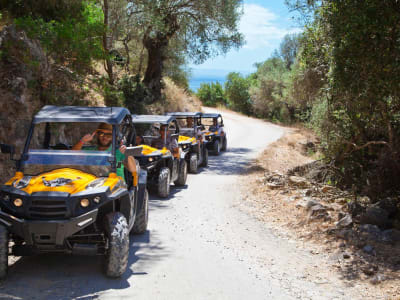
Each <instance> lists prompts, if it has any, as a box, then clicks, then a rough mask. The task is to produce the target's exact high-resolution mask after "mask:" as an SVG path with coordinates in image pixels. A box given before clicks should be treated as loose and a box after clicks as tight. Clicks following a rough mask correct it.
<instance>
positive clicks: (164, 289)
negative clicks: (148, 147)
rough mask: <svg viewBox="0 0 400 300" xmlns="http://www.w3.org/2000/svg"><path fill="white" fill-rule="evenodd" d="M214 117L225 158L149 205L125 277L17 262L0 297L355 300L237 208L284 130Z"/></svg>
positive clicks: (59, 262)
mask: <svg viewBox="0 0 400 300" xmlns="http://www.w3.org/2000/svg"><path fill="white" fill-rule="evenodd" d="M205 110H206V111H207V112H213V111H215V110H212V109H208V108H207V109H205ZM222 114H223V117H224V122H225V128H226V131H227V137H228V151H227V152H225V153H223V154H222V155H220V156H218V157H216V156H210V161H209V167H208V168H206V169H202V170H201V172H200V173H199V174H197V175H189V176H188V180H187V186H185V187H183V188H179V189H177V188H172V189H171V191H172V196H171V197H170V198H169V199H166V200H160V199H158V198H156V197H151V200H150V213H149V227H148V231H147V233H146V234H144V235H142V236H131V245H132V246H131V251H130V257H129V265H128V270H127V272H126V274H125V275H124V276H123V277H122V278H121V279H117V280H111V279H107V278H105V277H104V276H103V275H102V273H101V271H100V270H101V269H100V259H99V258H98V257H72V256H66V255H42V256H37V257H25V258H21V259H18V260H17V261H15V262H14V264H13V265H12V266H11V267H10V270H9V277H8V279H7V280H6V281H4V282H2V283H0V298H1V299H71V298H75V299H97V298H99V299H185V300H186V299H230V300H232V299H296V298H298V299H335V298H337V299H344V298H348V297H351V298H352V299H354V298H356V297H355V295H352V294H350V293H349V292H348V291H347V290H346V289H345V287H344V286H342V283H341V282H340V281H337V280H332V281H331V280H330V279H329V278H328V279H326V278H321V280H320V281H318V280H317V281H315V280H308V279H307V278H308V277H307V274H308V273H309V272H312V270H313V268H315V267H317V265H318V260H316V257H315V256H312V255H311V254H310V253H309V252H306V251H304V250H301V248H299V247H298V244H297V242H295V241H292V240H290V239H287V238H285V237H282V236H281V235H280V234H279V233H277V232H274V231H272V230H271V229H269V228H268V226H267V225H265V224H261V223H260V222H258V221H257V220H255V219H254V218H253V217H251V216H250V215H249V214H247V213H245V212H243V210H242V209H241V208H243V206H244V205H246V202H245V201H244V200H243V195H241V193H240V189H239V181H240V176H239V175H240V174H241V173H242V172H243V170H244V169H245V168H246V167H247V166H248V165H249V162H250V161H251V160H252V159H254V158H255V157H256V156H257V155H258V154H259V153H260V151H261V150H263V149H264V148H265V147H266V146H267V145H268V144H269V143H271V142H273V141H275V140H277V139H278V138H279V137H281V135H282V134H283V133H284V131H285V129H283V128H281V127H278V126H274V125H271V124H269V123H265V122H263V121H260V120H255V119H250V118H246V117H242V116H240V115H237V114H231V113H228V112H223V113H222ZM345 291H346V292H345Z"/></svg>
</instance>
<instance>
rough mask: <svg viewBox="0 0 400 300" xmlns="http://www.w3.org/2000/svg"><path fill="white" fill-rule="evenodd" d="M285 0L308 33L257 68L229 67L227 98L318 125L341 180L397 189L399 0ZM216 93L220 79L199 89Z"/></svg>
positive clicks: (277, 117) (262, 113)
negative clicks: (234, 69)
mask: <svg viewBox="0 0 400 300" xmlns="http://www.w3.org/2000/svg"><path fill="white" fill-rule="evenodd" d="M286 2H287V4H288V5H289V7H290V8H291V9H293V10H297V11H298V12H300V14H301V18H300V21H301V22H302V24H303V25H304V29H303V32H302V33H301V34H298V35H289V36H286V37H285V38H284V39H283V41H282V44H281V46H280V49H279V50H277V51H276V52H275V53H274V55H273V56H272V57H271V58H269V59H268V60H266V61H265V62H262V63H257V64H256V68H257V70H256V72H254V73H253V74H250V75H249V76H241V75H240V74H229V76H228V80H227V82H226V84H225V87H224V92H223V96H221V97H223V98H224V101H223V102H225V103H227V106H228V107H231V108H233V109H236V110H238V111H242V112H244V113H247V114H252V115H255V116H258V117H262V118H266V119H269V120H273V121H280V122H285V123H292V122H304V123H305V124H307V125H308V126H310V127H312V128H313V129H314V130H315V131H316V132H317V133H318V135H319V137H320V140H321V148H322V151H323V155H324V159H325V160H326V162H327V163H329V165H330V166H331V169H332V171H333V172H334V173H335V176H334V180H335V181H336V183H338V184H339V185H341V186H344V187H348V188H352V189H353V190H355V191H358V192H361V193H363V194H367V195H369V196H371V197H372V198H373V199H377V198H379V197H383V196H385V195H386V194H388V193H393V192H394V191H397V190H398V189H399V188H400V179H399V178H400V176H399V175H400V156H399V152H398V149H399V146H400V145H399V143H400V139H399V137H400V93H399V91H400V89H399V82H400V80H399V74H400V63H399V62H400V43H399V41H400V23H399V22H398V20H399V19H400V9H399V4H398V1H396V0H387V1H381V0H370V1H353V0H339V1H331V0H323V1H309V0H288V1H286ZM246 87H247V88H246ZM244 89H245V91H244ZM206 90H208V92H207V93H205V91H206ZM232 91H236V92H232ZM238 91H240V92H238ZM217 93H221V92H220V91H219V90H217V89H216V87H215V85H214V87H213V86H207V85H203V86H202V87H201V88H200V89H199V91H198V93H197V94H198V96H199V97H200V98H201V99H202V100H203V101H204V100H206V99H207V100H208V101H210V99H217V97H209V96H208V95H209V94H212V95H216V94H217ZM204 95H207V97H206V98H205V97H204ZM220 103H221V101H220V102H217V101H214V102H212V103H209V102H208V103H207V104H210V105H217V104H220Z"/></svg>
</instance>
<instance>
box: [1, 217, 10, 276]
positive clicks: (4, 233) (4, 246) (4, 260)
mask: <svg viewBox="0 0 400 300" xmlns="http://www.w3.org/2000/svg"><path fill="white" fill-rule="evenodd" d="M7 271H8V230H7V228H6V227H4V226H3V225H0V279H4V278H6V276H7Z"/></svg>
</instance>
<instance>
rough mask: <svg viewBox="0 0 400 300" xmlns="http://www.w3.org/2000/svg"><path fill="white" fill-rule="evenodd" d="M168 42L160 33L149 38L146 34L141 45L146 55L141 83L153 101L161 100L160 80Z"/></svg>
mask: <svg viewBox="0 0 400 300" xmlns="http://www.w3.org/2000/svg"><path fill="white" fill-rule="evenodd" d="M168 42H169V38H168V37H167V36H166V35H164V34H161V33H159V34H157V35H156V36H155V37H150V36H149V35H147V34H146V35H145V36H144V38H143V44H144V46H145V47H146V49H147V53H148V61H147V68H146V73H145V75H144V80H143V83H144V84H145V85H146V87H147V88H148V89H149V90H150V92H151V94H152V96H153V101H158V100H160V99H161V87H162V85H161V80H162V72H163V68H164V61H165V59H166V57H165V51H166V50H167V47H168Z"/></svg>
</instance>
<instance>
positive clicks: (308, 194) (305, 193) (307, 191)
mask: <svg viewBox="0 0 400 300" xmlns="http://www.w3.org/2000/svg"><path fill="white" fill-rule="evenodd" d="M312 192H313V190H312V189H307V190H305V192H304V196H311V194H312Z"/></svg>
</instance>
